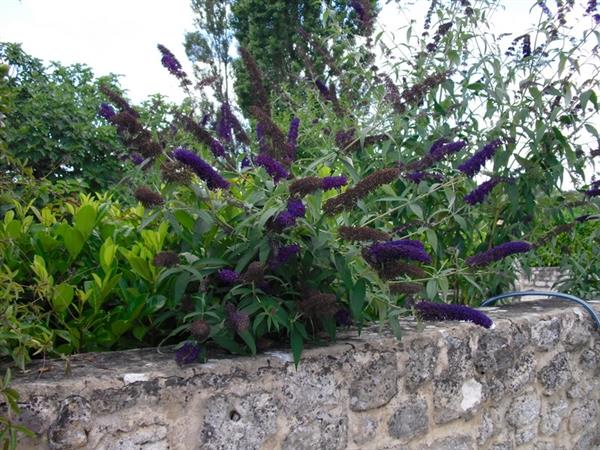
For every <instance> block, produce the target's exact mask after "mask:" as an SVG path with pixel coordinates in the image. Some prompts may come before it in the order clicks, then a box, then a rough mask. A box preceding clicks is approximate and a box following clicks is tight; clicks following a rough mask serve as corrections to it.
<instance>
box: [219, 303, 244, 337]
mask: <svg viewBox="0 0 600 450" xmlns="http://www.w3.org/2000/svg"><path fill="white" fill-rule="evenodd" d="M225 317H226V322H227V325H228V326H229V327H230V328H232V329H233V330H234V331H235V332H237V333H242V332H244V331H246V330H247V329H248V327H249V326H250V317H248V314H246V313H243V312H241V311H238V310H237V309H236V308H235V306H233V305H232V304H231V303H227V304H226V305H225Z"/></svg>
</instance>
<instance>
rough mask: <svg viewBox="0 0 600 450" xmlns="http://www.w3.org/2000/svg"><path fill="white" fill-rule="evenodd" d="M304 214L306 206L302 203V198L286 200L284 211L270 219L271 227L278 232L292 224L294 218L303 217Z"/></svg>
mask: <svg viewBox="0 0 600 450" xmlns="http://www.w3.org/2000/svg"><path fill="white" fill-rule="evenodd" d="M305 214H306V208H305V206H304V203H302V200H300V199H295V198H292V199H290V200H288V203H287V208H286V209H285V211H282V212H280V213H279V214H278V215H277V216H275V218H274V219H273V220H272V221H271V228H273V230H275V231H278V232H280V231H283V230H285V229H286V228H289V227H292V226H294V225H295V223H296V220H297V219H299V218H300V217H304V215H305Z"/></svg>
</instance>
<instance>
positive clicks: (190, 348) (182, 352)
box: [175, 342, 200, 366]
mask: <svg viewBox="0 0 600 450" xmlns="http://www.w3.org/2000/svg"><path fill="white" fill-rule="evenodd" d="M199 356H200V347H199V346H198V345H196V344H193V343H191V342H186V343H185V344H183V345H182V346H181V347H180V348H179V349H178V350H177V351H176V352H175V361H177V364H178V365H180V366H183V365H184V364H191V363H193V362H196V361H198V358H199Z"/></svg>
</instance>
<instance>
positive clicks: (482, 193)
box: [464, 177, 503, 205]
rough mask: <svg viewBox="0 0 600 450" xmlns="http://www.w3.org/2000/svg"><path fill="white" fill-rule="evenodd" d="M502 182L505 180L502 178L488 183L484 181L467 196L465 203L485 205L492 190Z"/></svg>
mask: <svg viewBox="0 0 600 450" xmlns="http://www.w3.org/2000/svg"><path fill="white" fill-rule="evenodd" d="M502 181H503V180H502V178H500V177H493V178H490V179H489V180H487V181H484V182H483V183H481V184H480V185H479V186H477V187H476V188H475V189H473V190H472V191H471V192H469V193H468V194H467V195H465V197H464V200H465V202H467V203H468V204H469V205H476V204H478V203H483V201H484V200H485V198H486V197H487V196H488V194H489V193H490V192H492V189H494V188H495V187H496V186H497V185H498V184H499V183H501V182H502Z"/></svg>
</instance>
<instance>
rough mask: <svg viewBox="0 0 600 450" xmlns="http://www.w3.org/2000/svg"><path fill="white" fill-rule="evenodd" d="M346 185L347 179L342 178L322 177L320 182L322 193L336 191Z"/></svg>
mask: <svg viewBox="0 0 600 450" xmlns="http://www.w3.org/2000/svg"><path fill="white" fill-rule="evenodd" d="M347 184H348V179H347V178H346V177H344V176H338V177H324V178H323V179H322V180H321V188H322V189H323V190H324V191H327V190H329V189H337V188H340V187H342V186H346V185H347Z"/></svg>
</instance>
